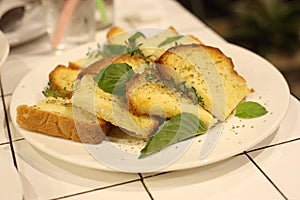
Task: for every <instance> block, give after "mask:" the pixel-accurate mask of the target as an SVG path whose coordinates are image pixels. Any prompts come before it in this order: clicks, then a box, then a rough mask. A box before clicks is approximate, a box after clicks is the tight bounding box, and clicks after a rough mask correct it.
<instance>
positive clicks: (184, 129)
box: [139, 112, 207, 158]
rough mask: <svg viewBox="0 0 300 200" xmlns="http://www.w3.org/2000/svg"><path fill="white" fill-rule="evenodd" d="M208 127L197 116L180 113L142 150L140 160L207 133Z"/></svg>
mask: <svg viewBox="0 0 300 200" xmlns="http://www.w3.org/2000/svg"><path fill="white" fill-rule="evenodd" d="M206 130H207V129H206V127H205V125H204V124H203V122H202V121H200V120H199V119H198V117H197V116H195V115H193V114H190V113H185V112H183V113H180V114H177V115H175V116H174V117H172V118H171V119H170V120H167V121H165V122H164V123H163V124H162V125H161V126H160V127H159V128H158V130H157V132H156V133H155V134H154V135H153V136H152V137H151V138H150V139H149V140H148V142H147V144H146V146H145V147H144V148H143V149H142V150H141V154H140V157H139V158H144V157H146V156H148V155H150V154H153V153H155V152H158V151H160V150H162V149H164V148H165V147H167V146H169V145H172V144H175V143H177V142H180V141H183V140H186V139H189V138H191V137H193V136H196V135H200V134H203V133H205V132H206Z"/></svg>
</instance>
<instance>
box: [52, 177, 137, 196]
mask: <svg viewBox="0 0 300 200" xmlns="http://www.w3.org/2000/svg"><path fill="white" fill-rule="evenodd" d="M137 181H140V179H134V180H131V181H126V182H121V183H116V184H113V185H108V186H104V187H100V188H95V189H92V190H86V191H83V192H78V193H74V194H70V195H65V196H61V197H57V198H52V199H51V200H59V199H65V198H68V197H73V196H77V195H81V194H87V193H90V192H95V191H99V190H104V189H108V188H112V187H116V186H120V185H125V184H128V183H133V182H137Z"/></svg>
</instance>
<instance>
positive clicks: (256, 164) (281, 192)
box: [244, 152, 288, 200]
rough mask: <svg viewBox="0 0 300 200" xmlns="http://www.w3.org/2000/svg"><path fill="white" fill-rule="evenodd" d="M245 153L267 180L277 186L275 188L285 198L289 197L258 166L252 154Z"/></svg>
mask: <svg viewBox="0 0 300 200" xmlns="http://www.w3.org/2000/svg"><path fill="white" fill-rule="evenodd" d="M244 155H246V156H247V158H248V159H249V160H250V161H251V162H252V163H253V164H254V165H255V167H256V168H257V169H258V170H259V171H260V172H261V173H262V174H263V175H264V176H265V177H266V178H267V180H268V181H269V182H270V183H271V184H272V185H273V186H274V187H275V189H276V190H277V191H278V192H279V193H280V194H281V196H282V197H283V198H284V199H286V200H287V199H288V198H287V197H286V196H285V195H284V194H283V192H282V191H281V190H280V189H279V188H278V187H277V185H276V184H275V183H274V182H273V181H272V180H271V178H270V177H268V175H267V174H266V173H265V172H264V171H263V170H262V169H261V168H260V167H259V166H258V164H257V163H256V162H255V161H254V160H253V159H252V158H251V156H250V155H248V153H246V152H245V153H244Z"/></svg>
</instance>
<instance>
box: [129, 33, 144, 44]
mask: <svg viewBox="0 0 300 200" xmlns="http://www.w3.org/2000/svg"><path fill="white" fill-rule="evenodd" d="M139 37H143V38H146V36H145V35H144V34H143V33H141V32H136V33H135V34H133V35H132V36H130V37H129V38H128V44H129V45H131V46H135V42H136V40H137V39H138V38H139Z"/></svg>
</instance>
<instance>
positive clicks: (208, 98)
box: [157, 44, 252, 120]
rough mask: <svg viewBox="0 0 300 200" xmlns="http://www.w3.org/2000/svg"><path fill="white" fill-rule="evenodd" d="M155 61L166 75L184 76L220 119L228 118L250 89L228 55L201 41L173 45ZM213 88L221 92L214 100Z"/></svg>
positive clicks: (214, 91)
mask: <svg viewBox="0 0 300 200" xmlns="http://www.w3.org/2000/svg"><path fill="white" fill-rule="evenodd" d="M157 62H158V65H157V66H158V69H159V70H160V72H161V73H162V74H164V75H165V76H166V77H167V78H169V79H170V78H171V77H173V78H175V80H178V79H180V78H181V79H182V78H183V79H185V80H186V81H187V83H188V84H189V85H191V86H192V87H194V88H195V89H196V91H197V94H198V95H199V96H201V97H202V98H203V100H204V108H205V109H207V110H208V111H209V112H211V113H212V114H213V115H215V116H216V117H217V118H219V119H220V120H224V119H225V118H227V117H228V115H229V114H230V113H231V112H232V111H233V109H234V108H235V107H236V105H237V104H238V103H239V102H240V101H241V100H242V99H243V98H244V97H245V96H246V95H247V94H249V93H251V92H252V90H251V89H249V88H248V87H247V84H246V81H245V79H244V78H243V77H242V76H240V75H238V73H237V72H236V71H235V70H234V66H233V63H232V60H231V58H228V57H227V56H225V55H224V54H223V53H222V52H221V51H220V50H219V49H217V48H214V47H210V46H206V45H202V44H191V45H180V46H176V47H173V48H171V49H169V50H168V51H166V52H165V53H164V54H163V55H162V56H161V57H160V58H159V60H158V61H157ZM213 81H214V82H215V83H213ZM217 84H218V85H217ZM217 87H219V88H217ZM216 91H218V92H219V93H220V94H217V95H219V96H218V98H214V99H213V97H212V96H213V95H215V96H217V95H216V94H215V93H216ZM222 93H223V94H224V95H223V97H222V95H221V94H222ZM222 98H223V99H222ZM213 100H214V104H213ZM218 101H219V102H218ZM224 101H225V104H224V106H223V105H221V104H222V102H224ZM218 103H219V104H220V105H218ZM214 106H215V107H214ZM217 106H219V107H217Z"/></svg>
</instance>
